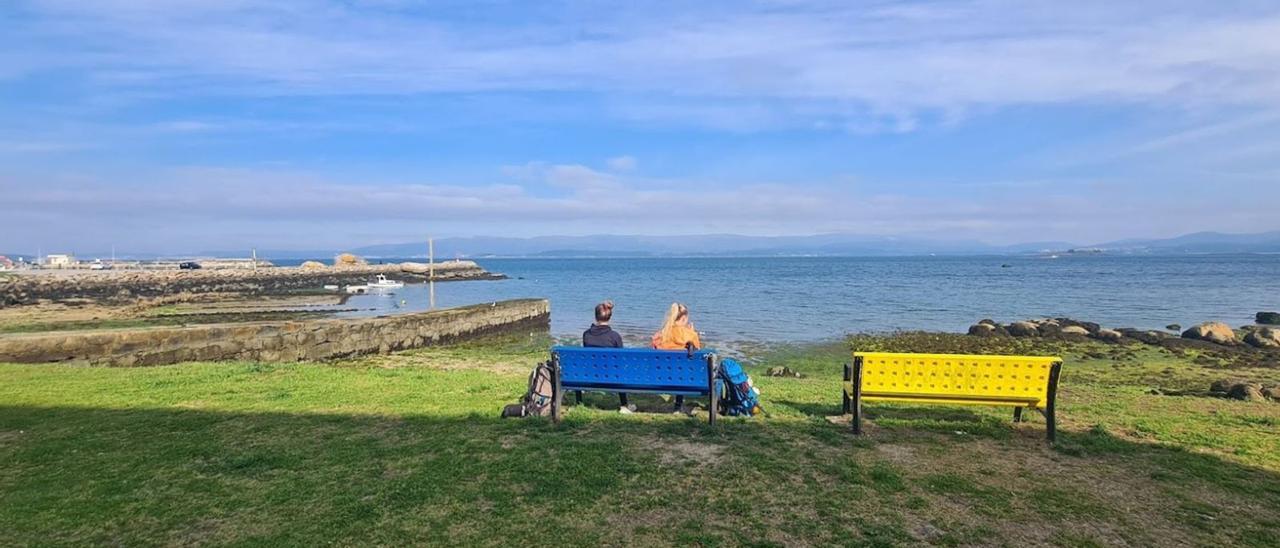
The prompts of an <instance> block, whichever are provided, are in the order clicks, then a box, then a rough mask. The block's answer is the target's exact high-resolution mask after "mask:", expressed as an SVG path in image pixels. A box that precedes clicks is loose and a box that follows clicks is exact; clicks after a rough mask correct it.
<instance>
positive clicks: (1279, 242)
mask: <svg viewBox="0 0 1280 548" xmlns="http://www.w3.org/2000/svg"><path fill="white" fill-rule="evenodd" d="M1092 247H1096V248H1098V249H1102V250H1104V251H1112V252H1127V253H1152V254H1165V255H1167V254H1183V253H1280V231H1275V232H1262V233H1258V234H1224V233H1221V232H1196V233H1194V234H1187V235H1185V236H1178V237H1177V238H1168V239H1164V240H1119V241H1115V242H1108V243H1105V244H1098V245H1095V246H1092Z"/></svg>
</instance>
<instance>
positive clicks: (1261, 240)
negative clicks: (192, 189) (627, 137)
mask: <svg viewBox="0 0 1280 548" xmlns="http://www.w3.org/2000/svg"><path fill="white" fill-rule="evenodd" d="M1070 250H1077V252H1079V251H1086V252H1089V253H1102V254H1128V255H1142V254H1147V255H1178V254H1189V253H1193V254H1212V253H1280V231H1274V232H1264V233H1258V234H1224V233H1219V232H1198V233H1195V234H1187V235H1185V236H1178V237H1176V238H1167V239H1128V240H1117V241H1113V242H1106V243H1101V244H1093V245H1080V244H1078V243H1072V242H1060V241H1046V242H1028V243H1020V244H1013V245H989V244H986V243H983V242H980V241H975V240H959V241H947V240H930V239H922V238H898V237H892V236H864V235H856V234H818V235H813V236H743V235H738V234H703V235H685V236H627V235H595V236H537V237H532V238H503V237H489V236H476V237H467V238H441V239H438V240H436V242H435V252H436V257H437V258H440V259H452V258H454V257H470V258H474V257H545V258H551V257H582V258H590V257H619V258H624V257H724V256H755V257H802V256H817V257H839V256H845V257H850V256H860V257H886V256H913V255H1029V254H1046V253H1063V252H1067V251H1070ZM344 251H350V252H352V253H356V254H358V255H362V256H365V257H369V258H375V259H376V258H396V257H426V255H427V243H426V242H425V241H418V242H407V243H395V244H379V245H370V246H364V247H358V248H355V249H309V250H287V249H259V250H258V258H260V259H265V260H289V259H294V260H296V259H321V260H326V261H328V260H330V259H332V258H333V256H334V255H336V254H337V253H339V252H344ZM23 256H26V254H23ZM108 256H109V254H106V253H99V254H94V253H83V254H77V257H79V258H81V259H91V258H94V257H103V258H105V257H108ZM116 256H117V257H118V258H119V259H122V260H125V259H152V258H158V257H161V255H155V254H146V253H142V254H138V253H127V252H120V253H118V254H117V255H116ZM163 256H164V257H168V258H175V257H177V258H187V257H236V258H245V257H248V256H249V252H248V250H235V251H202V252H199V253H195V254H191V255H182V254H166V255H163ZM9 257H14V255H9Z"/></svg>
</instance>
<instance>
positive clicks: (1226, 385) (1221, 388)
mask: <svg viewBox="0 0 1280 548" xmlns="http://www.w3.org/2000/svg"><path fill="white" fill-rule="evenodd" d="M1237 384H1245V381H1243V380H1240V379H1221V380H1216V381H1213V384H1210V385H1209V392H1211V393H1213V394H1217V395H1219V396H1226V395H1227V392H1230V391H1231V387H1232V386H1235V385H1237Z"/></svg>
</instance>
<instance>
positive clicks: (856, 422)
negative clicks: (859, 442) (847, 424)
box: [850, 358, 862, 436]
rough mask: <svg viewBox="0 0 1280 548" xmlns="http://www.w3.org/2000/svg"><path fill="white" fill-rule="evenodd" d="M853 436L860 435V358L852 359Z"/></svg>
mask: <svg viewBox="0 0 1280 548" xmlns="http://www.w3.org/2000/svg"><path fill="white" fill-rule="evenodd" d="M850 380H851V381H853V408H852V409H851V410H850V411H851V412H852V413H853V434H854V435H855V436H861V435H862V358H854V359H853V375H852V378H851V379H850Z"/></svg>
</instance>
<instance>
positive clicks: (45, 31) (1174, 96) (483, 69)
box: [0, 0, 1280, 131]
mask: <svg viewBox="0 0 1280 548" xmlns="http://www.w3.org/2000/svg"><path fill="white" fill-rule="evenodd" d="M27 7H28V10H27V13H30V14H31V15H30V16H29V17H28V18H27V19H26V20H24V21H23V22H24V23H25V24H23V25H22V27H21V29H20V32H17V33H15V35H14V36H13V37H11V38H9V39H8V40H7V41H8V42H9V44H10V46H12V48H11V49H13V50H14V51H16V52H18V54H9V55H6V56H0V75H4V74H9V75H10V76H9V77H10V78H12V77H14V76H13V75H14V74H21V73H30V72H31V71H35V70H37V67H38V69H39V70H46V71H47V70H67V71H75V72H80V73H83V74H86V75H91V76H93V77H94V78H95V79H96V81H97V82H98V85H100V86H102V87H104V88H106V89H107V90H116V91H126V90H130V89H132V88H145V89H149V90H157V89H166V90H170V91H172V92H175V93H178V92H180V93H185V94H192V93H195V94H199V93H233V94H272V95H279V94H285V95H289V94H303V95H311V94H414V93H430V92H487V91H569V92H599V93H608V94H612V95H614V96H615V99H614V101H617V102H620V103H621V104H619V105H617V106H616V107H615V110H616V111H618V112H622V113H624V114H630V115H632V116H638V117H644V116H646V111H655V110H656V111H657V112H653V113H652V114H653V115H654V116H658V117H661V116H663V111H664V107H665V108H666V109H669V108H674V107H677V106H678V107H680V108H684V109H687V110H690V111H696V114H695V115H693V116H691V117H690V119H691V120H693V121H697V120H699V119H702V118H707V119H708V123H710V124H712V125H713V126H720V125H726V124H734V123H736V124H738V125H742V126H746V127H747V128H757V127H771V125H773V124H785V125H797V124H798V125H799V126H804V127H807V126H812V125H813V124H827V125H829V126H831V127H845V126H848V127H852V128H855V129H865V128H868V127H870V128H877V127H879V128H883V129H887V130H890V131H904V130H911V129H912V128H914V127H916V125H917V124H918V123H919V122H920V121H921V120H922V116H923V117H924V118H929V117H938V118H947V117H951V116H955V114H956V113H961V112H965V111H966V110H967V109H970V108H974V107H982V106H990V105H996V106H1001V105H1017V104H1056V103H1065V102H1113V103H1132V102H1143V103H1150V104H1166V105H1169V106H1175V107H1193V106H1198V105H1217V104H1253V105H1267V106H1280V105H1277V103H1280V8H1277V7H1276V6H1267V5H1265V4H1254V3H1248V2H1241V3H1234V2H1225V3H1213V4H1212V5H1196V4H1194V3H1183V4H1173V5H1170V4H1169V3H1167V2H1134V3H1125V4H1123V5H1117V4H1116V3H1114V2H1078V3H1071V4H1062V3H1058V2H1024V1H1019V2H999V1H994V2H993V1H968V2H955V3H946V4H934V3H901V4H889V5H881V4H877V5H860V4H856V3H822V2H788V3H785V4H761V5H756V6H749V5H745V4H741V3H737V2H732V3H714V2H712V3H700V4H695V5H690V4H677V5H673V6H667V7H661V6H648V7H646V9H639V8H634V9H627V8H619V7H616V6H615V7H605V6H598V7H591V6H590V5H588V6H587V7H583V6H579V5H576V4H574V5H567V4H557V3H548V4H541V3H539V4H536V5H535V4H515V5H510V6H491V8H492V9H496V10H498V11H502V12H510V13H509V15H510V17H508V18H507V19H508V21H511V20H514V22H506V23H503V24H490V23H485V22H477V21H483V19H479V20H478V19H474V18H469V17H468V18H453V17H451V13H450V10H449V8H448V7H439V6H437V7H436V8H435V9H419V10H413V9H401V8H399V7H397V5H394V4H393V5H390V6H386V5H381V4H374V5H372V6H370V5H368V4H358V5H349V4H345V3H338V2H329V1H320V0H314V1H307V0H282V1H279V2H271V3H256V2H220V1H197V2H175V3H170V2H151V1H143V0H111V1H109V2H79V1H74V2H73V1H62V0H59V1H50V0H46V1H40V2H31V3H29V4H28V6H27ZM668 8H669V9H668ZM477 9H483V8H477ZM525 11H531V12H533V13H527V14H525V13H524V12H525ZM522 14H524V15H528V17H521V15H522ZM30 59H38V60H40V63H32V62H31V61H29V60H30ZM122 76H127V77H124V78H122ZM619 94H623V95H626V96H627V97H623V98H618V97H616V96H618V95H619ZM628 97H629V98H628ZM663 98H667V99H663ZM717 120H718V121H719V122H717ZM876 120H881V121H880V122H876ZM884 120H889V121H890V122H889V123H884Z"/></svg>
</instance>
